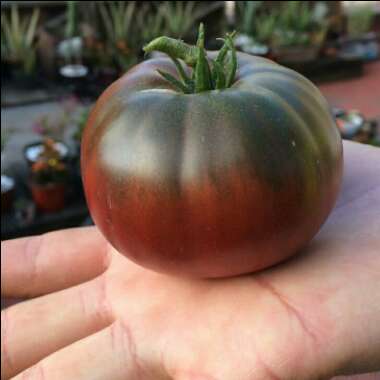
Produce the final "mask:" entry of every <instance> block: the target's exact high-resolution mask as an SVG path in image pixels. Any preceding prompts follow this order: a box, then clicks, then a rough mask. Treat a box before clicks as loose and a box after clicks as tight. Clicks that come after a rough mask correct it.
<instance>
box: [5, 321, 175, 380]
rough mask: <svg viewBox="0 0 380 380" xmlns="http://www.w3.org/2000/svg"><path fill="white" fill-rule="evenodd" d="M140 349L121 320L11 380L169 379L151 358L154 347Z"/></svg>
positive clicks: (54, 354) (58, 352) (56, 353)
mask: <svg viewBox="0 0 380 380" xmlns="http://www.w3.org/2000/svg"><path fill="white" fill-rule="evenodd" d="M140 351H141V350H140ZM140 351H139V352H138V351H137V347H136V344H135V341H134V340H133V337H132V334H131V331H130V329H129V327H128V326H126V325H125V324H123V323H121V322H119V321H118V322H115V323H114V324H113V325H111V326H109V327H107V328H105V329H104V330H101V331H99V332H97V333H96V334H93V335H91V336H89V337H87V338H84V339H82V340H80V341H77V342H76V343H73V344H71V345H70V346H67V347H65V348H63V349H61V350H59V351H57V352H55V353H53V354H52V355H50V356H48V357H47V358H45V359H43V360H42V361H40V362H39V363H37V364H36V365H34V366H33V367H30V368H29V369H27V370H25V371H24V372H22V373H20V374H19V375H17V376H16V377H14V378H13V379H12V380H23V379H28V380H41V379H49V380H67V379H75V380H108V379H112V380H125V379H147V380H148V379H157V380H158V379H168V376H165V375H163V372H162V370H161V369H160V367H159V366H158V365H154V363H153V362H152V360H151V359H152V358H151V354H152V352H153V351H154V350H153V348H152V347H150V348H149V350H148V351H146V353H145V355H144V353H143V352H140ZM147 352H149V356H150V357H147V356H146V354H147ZM154 367H156V368H155V370H154Z"/></svg>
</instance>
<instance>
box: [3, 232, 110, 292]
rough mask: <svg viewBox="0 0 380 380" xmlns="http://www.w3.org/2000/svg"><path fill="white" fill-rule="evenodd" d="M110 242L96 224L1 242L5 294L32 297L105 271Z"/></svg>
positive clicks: (79, 281)
mask: <svg viewBox="0 0 380 380" xmlns="http://www.w3.org/2000/svg"><path fill="white" fill-rule="evenodd" d="M109 261H110V256H109V250H108V245H107V243H106V241H105V239H104V238H103V237H102V236H101V234H100V233H99V232H98V230H97V229H96V228H95V227H87V228H76V229H68V230H62V231H56V232H50V233H48V234H45V235H40V236H35V237H27V238H21V239H15V240H8V241H5V242H2V243H1V294H2V296H3V297H10V298H12V297H25V296H27V297H31V296H37V295H41V294H46V293H49V292H53V291H56V290H61V289H64V288H67V287H69V286H74V285H77V284H79V283H81V282H84V281H88V280H90V279H92V278H94V277H96V276H98V275H99V274H101V273H102V272H103V271H104V270H105V269H106V268H107V266H108V264H109Z"/></svg>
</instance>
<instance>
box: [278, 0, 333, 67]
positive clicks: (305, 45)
mask: <svg viewBox="0 0 380 380" xmlns="http://www.w3.org/2000/svg"><path fill="white" fill-rule="evenodd" d="M326 15H327V6H326V4H325V3H323V2H317V3H316V4H315V5H314V6H313V7H312V8H311V7H310V5H309V2H307V1H287V2H285V4H284V5H283V6H282V7H281V8H280V9H279V10H278V11H277V17H276V27H275V30H274V33H273V37H272V39H271V46H272V51H273V55H274V57H275V58H276V59H277V60H279V61H281V62H308V61H312V60H314V59H316V58H317V56H318V54H319V51H320V49H321V46H322V44H323V42H324V39H325V35H326V31H327V22H326Z"/></svg>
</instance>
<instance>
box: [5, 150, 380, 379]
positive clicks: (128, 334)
mask: <svg viewBox="0 0 380 380" xmlns="http://www.w3.org/2000/svg"><path fill="white" fill-rule="evenodd" d="M344 152H345V171H344V181H343V187H342V191H341V195H340V198H339V200H338V202H337V205H336V207H335V209H334V211H333V212H332V214H331V215H330V217H329V219H328V221H327V222H326V223H325V225H324V226H323V227H322V229H321V231H320V232H319V234H318V235H317V236H316V237H315V238H314V239H313V241H312V242H311V243H310V244H309V246H308V247H307V249H305V250H303V251H302V252H301V253H300V254H298V255H297V256H295V257H294V258H293V259H291V260H289V261H287V262H285V263H283V264H280V265H277V266H275V267H272V268H269V269H267V270H264V271H262V272H259V273H255V274H250V275H244V276H238V277H234V278H226V279H212V280H199V279H189V278H179V277H173V276H167V275H164V274H158V273H154V272H152V271H149V270H146V269H144V268H141V267H139V266H137V265H136V264H134V263H132V262H131V261H129V260H128V259H126V258H125V257H123V256H121V255H120V254H119V253H117V252H116V251H115V250H114V249H112V248H111V247H110V246H109V245H108V243H107V242H106V241H105V240H104V238H103V237H102V236H101V235H100V233H99V232H98V230H97V229H96V228H95V227H90V228H78V229H71V230H65V231H58V232H52V233H49V234H46V235H42V236H39V237H32V238H22V239H16V240H10V241H6V242H3V243H2V250H1V251H2V254H1V260H2V278H1V288H2V296H3V297H4V298H17V297H21V298H27V300H24V301H23V302H20V303H17V304H15V305H13V306H10V307H8V308H5V309H4V310H3V311H2V313H1V318H2V323H1V353H2V355H1V367H2V372H1V379H9V378H12V377H14V379H17V380H18V379H32V380H34V379H36V380H37V379H48V380H61V379H62V380H64V379H65V380H66V379H75V380H90V379H91V380H109V379H112V380H119V379H120V380H121V379H123V380H125V379H131V380H132V379H148V380H149V379H155V380H160V379H163V380H164V379H165V380H166V379H175V380H190V379H191V380H217V379H218V380H219V379H221V380H251V379H252V380H253V379H254V380H298V379H300V380H303V379H305V380H309V379H330V378H331V377H333V376H338V375H348V374H355V373H366V372H375V371H379V370H380V291H379V289H380V150H379V149H377V148H372V147H369V146H364V145H360V144H355V143H348V142H345V143H344ZM377 376H379V374H375V373H374V374H372V375H367V377H366V379H368V380H370V379H372V380H373V379H375V378H376V379H377V378H380V377H377ZM355 379H356V377H355Z"/></svg>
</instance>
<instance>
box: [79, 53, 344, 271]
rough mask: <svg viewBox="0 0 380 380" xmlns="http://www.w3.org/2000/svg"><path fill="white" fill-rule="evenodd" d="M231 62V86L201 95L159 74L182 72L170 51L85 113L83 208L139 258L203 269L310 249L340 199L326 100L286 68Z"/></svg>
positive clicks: (336, 142)
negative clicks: (233, 69) (233, 65)
mask: <svg viewBox="0 0 380 380" xmlns="http://www.w3.org/2000/svg"><path fill="white" fill-rule="evenodd" d="M215 56H216V54H215V53H208V57H209V58H208V59H211V58H212V57H214V58H215ZM210 57H211V58H210ZM236 58H237V71H236V75H235V76H234V80H233V83H232V84H231V86H230V87H228V88H224V89H220V90H205V91H201V92H196V93H180V92H178V91H177V89H175V86H174V85H173V83H171V82H169V81H167V80H165V78H163V77H162V75H160V74H159V73H158V71H157V70H160V71H161V72H164V71H165V72H166V73H169V74H170V75H171V76H173V77H175V78H177V79H179V76H178V73H177V69H176V65H175V64H174V63H173V62H172V61H171V60H170V59H168V58H164V57H163V58H156V59H149V60H146V61H145V62H143V63H141V64H139V65H137V66H135V67H134V68H132V69H131V70H130V71H129V72H127V73H126V74H125V75H124V76H123V77H122V78H120V79H119V80H117V81H116V82H115V83H114V84H112V85H111V86H110V87H109V88H108V89H107V90H106V91H105V92H104V93H103V94H102V95H101V97H100V99H99V100H98V101H97V103H96V105H95V107H94V109H93V111H92V113H91V115H90V117H89V120H88V123H87V126H86V128H85V131H84V135H83V141H82V158H81V159H82V175H83V183H84V188H85V193H86V197H87V202H88V206H89V209H90V212H91V215H92V217H93V219H94V221H95V223H96V224H97V226H98V227H99V228H100V230H101V231H102V233H103V234H104V235H105V237H106V238H107V239H108V240H109V242H110V243H111V244H112V245H113V246H114V247H115V248H116V249H117V250H118V251H119V252H121V253H122V254H124V255H126V256H127V257H129V258H130V259H131V260H133V261H135V262H136V263H138V264H141V265H143V266H145V267H147V268H151V269H153V270H156V271H160V272H166V273H173V274H180V275H192V276H199V277H220V276H229V275H236V274H241V273H246V272H252V271H256V270H259V269H262V268H265V267H267V266H270V265H273V264H275V263H278V262H280V261H282V260H284V259H286V258H288V257H290V256H292V255H294V254H295V253H297V252H298V251H299V250H300V249H301V248H302V247H304V246H305V245H306V244H307V243H308V242H309V241H310V240H311V239H312V237H313V236H314V235H315V234H316V233H317V232H318V230H319V229H320V227H321V225H322V224H323V222H324V221H325V219H326V218H327V216H328V214H329V213H330V211H331V209H332V207H333V205H334V203H335V200H336V198H337V194H338V191H339V186H340V183H341V177H342V143H341V139H340V136H339V132H338V129H337V127H336V125H335V122H334V120H333V118H332V116H331V115H330V112H329V108H328V105H327V103H326V101H325V99H324V98H323V97H322V95H321V94H320V92H319V91H318V89H317V88H316V87H315V86H314V85H313V84H312V83H311V82H310V81H308V80H307V79H305V78H304V77H303V76H301V75H300V74H298V73H296V72H294V71H292V70H290V69H287V68H285V67H282V66H280V65H278V64H276V63H274V62H272V61H270V60H267V59H263V58H259V57H254V56H248V55H246V54H243V53H237V55H236ZM186 70H188V72H191V69H186ZM194 70H195V69H194Z"/></svg>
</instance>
